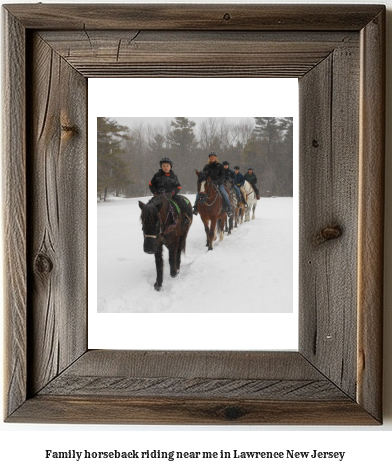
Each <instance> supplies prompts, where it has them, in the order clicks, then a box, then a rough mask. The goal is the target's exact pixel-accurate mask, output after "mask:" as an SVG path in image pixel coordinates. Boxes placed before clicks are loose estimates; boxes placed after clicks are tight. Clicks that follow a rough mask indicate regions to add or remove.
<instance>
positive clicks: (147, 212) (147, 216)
mask: <svg viewBox="0 0 392 474" xmlns="http://www.w3.org/2000/svg"><path fill="white" fill-rule="evenodd" d="M161 203H163V197H162V196H153V197H152V198H151V199H150V200H149V201H148V202H147V204H146V205H145V206H144V208H143V211H142V214H141V216H140V220H141V221H142V222H144V223H148V221H149V222H154V221H155V220H156V219H159V209H160V207H161V206H160V204H161Z"/></svg>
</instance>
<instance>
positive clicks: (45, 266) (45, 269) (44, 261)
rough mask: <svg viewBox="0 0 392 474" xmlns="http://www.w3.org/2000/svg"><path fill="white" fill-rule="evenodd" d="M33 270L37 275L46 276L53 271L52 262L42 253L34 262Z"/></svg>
mask: <svg viewBox="0 0 392 474" xmlns="http://www.w3.org/2000/svg"><path fill="white" fill-rule="evenodd" d="M34 268H35V270H36V271H37V272H38V273H41V274H44V275H45V274H48V273H50V272H51V271H52V269H53V262H52V260H51V259H50V258H49V257H48V256H47V255H46V254H44V253H42V252H40V253H39V254H38V255H37V256H36V257H35V260H34Z"/></svg>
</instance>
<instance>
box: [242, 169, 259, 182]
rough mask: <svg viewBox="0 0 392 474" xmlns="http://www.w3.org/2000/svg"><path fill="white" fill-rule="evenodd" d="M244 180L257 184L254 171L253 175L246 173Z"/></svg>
mask: <svg viewBox="0 0 392 474" xmlns="http://www.w3.org/2000/svg"><path fill="white" fill-rule="evenodd" d="M244 178H245V179H246V181H248V183H250V184H257V176H256V175H255V173H254V171H253V172H252V174H249V173H245V176H244Z"/></svg>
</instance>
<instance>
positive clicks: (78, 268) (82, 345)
mask: <svg viewBox="0 0 392 474" xmlns="http://www.w3.org/2000/svg"><path fill="white" fill-rule="evenodd" d="M29 39H30V41H31V44H32V58H33V60H32V71H31V84H30V94H31V97H32V111H33V114H32V116H31V127H32V130H31V150H30V160H29V166H28V170H29V176H30V177H31V184H30V186H29V216H30V220H29V230H30V242H29V245H30V247H29V256H30V259H29V277H30V284H31V287H30V288H31V295H30V300H29V301H30V309H31V331H30V340H29V344H30V349H31V355H32V360H33V363H32V364H31V369H30V370H31V372H30V374H29V375H30V378H29V380H30V384H29V388H30V390H31V393H32V394H34V393H36V392H37V391H38V390H39V389H40V388H42V387H43V386H44V385H46V384H47V383H48V382H49V381H50V380H51V379H52V378H53V377H55V376H56V375H58V374H59V372H61V371H62V370H64V369H65V368H66V367H68V365H69V364H71V363H72V362H73V361H74V360H75V359H76V358H77V357H79V356H80V355H81V354H83V353H84V352H85V351H86V349H87V343H86V339H87V334H86V324H85V317H86V316H85V315H86V311H87V301H86V294H87V281H86V280H87V268H86V264H87V263H86V260H87V203H86V200H87V156H86V139H87V137H86V130H87V128H86V114H87V110H86V79H85V78H84V77H83V76H81V75H80V74H78V73H77V72H76V71H75V70H74V69H73V68H71V67H70V66H69V65H68V64H67V63H66V62H65V61H64V60H63V59H62V58H61V56H59V55H57V53H55V52H54V51H53V50H52V49H51V48H50V47H49V46H48V45H47V44H46V43H44V42H43V41H42V40H41V39H40V38H39V37H38V36H37V35H35V34H33V35H32V36H31V37H30V38H29ZM75 315H79V318H75Z"/></svg>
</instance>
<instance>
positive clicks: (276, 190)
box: [97, 117, 293, 200]
mask: <svg viewBox="0 0 392 474" xmlns="http://www.w3.org/2000/svg"><path fill="white" fill-rule="evenodd" d="M163 120H164V122H163V123H160V124H150V123H146V122H143V121H142V119H140V123H137V124H136V125H134V126H132V127H127V126H124V125H120V124H119V123H118V122H117V121H116V120H114V119H112V118H107V117H98V119H97V135H98V136H97V140H98V142H97V155H98V156H97V178H98V179H97V180H98V183H97V191H98V199H99V200H106V199H107V198H108V197H109V196H110V195H113V196H116V197H119V196H122V197H139V196H148V195H150V191H149V188H148V183H149V181H150V180H151V178H152V176H153V175H154V173H156V172H157V171H158V169H159V160H160V159H161V158H162V157H165V156H166V157H169V158H171V160H172V161H173V163H174V166H173V171H174V172H175V173H176V175H177V176H178V178H179V180H180V183H181V186H182V193H183V194H194V193H196V180H197V177H196V174H195V169H197V170H201V169H202V168H203V167H204V165H205V164H206V163H207V160H208V154H209V153H210V152H211V151H214V152H215V153H216V154H217V156H218V160H219V161H220V162H222V161H224V160H227V161H229V162H230V168H231V169H233V168H234V166H235V165H238V166H240V172H241V173H242V174H245V173H246V171H247V169H248V167H249V166H252V167H253V169H254V173H255V174H256V176H257V178H258V187H259V191H260V195H261V196H262V197H272V196H281V197H291V196H292V195H293V119H292V117H254V118H239V119H238V121H237V122H233V121H229V120H228V119H225V118H218V117H209V118H205V119H202V120H201V121H200V122H199V123H198V124H196V123H195V122H194V121H192V120H191V119H189V118H187V117H175V118H174V119H163Z"/></svg>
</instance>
